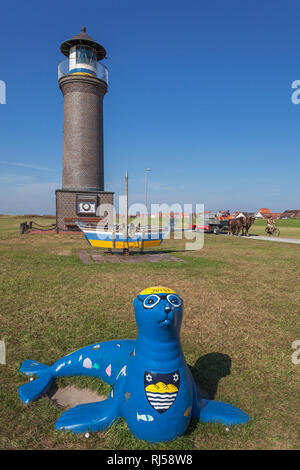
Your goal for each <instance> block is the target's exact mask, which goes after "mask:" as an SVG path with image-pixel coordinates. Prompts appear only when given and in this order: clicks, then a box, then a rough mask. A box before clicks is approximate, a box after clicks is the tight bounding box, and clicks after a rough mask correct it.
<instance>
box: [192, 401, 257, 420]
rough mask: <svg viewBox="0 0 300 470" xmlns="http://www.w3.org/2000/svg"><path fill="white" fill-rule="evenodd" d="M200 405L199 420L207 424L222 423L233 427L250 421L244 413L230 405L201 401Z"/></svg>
mask: <svg viewBox="0 0 300 470" xmlns="http://www.w3.org/2000/svg"><path fill="white" fill-rule="evenodd" d="M198 405H199V416H198V418H199V419H200V420H201V421H204V422H206V423H222V424H225V425H226V426H232V425H234V424H244V423H246V422H247V421H249V420H250V418H249V416H248V415H247V414H246V413H244V411H242V410H240V409H239V408H236V407H235V406H233V405H230V404H229V403H223V402H221V401H215V400H204V399H200V400H199V401H198Z"/></svg>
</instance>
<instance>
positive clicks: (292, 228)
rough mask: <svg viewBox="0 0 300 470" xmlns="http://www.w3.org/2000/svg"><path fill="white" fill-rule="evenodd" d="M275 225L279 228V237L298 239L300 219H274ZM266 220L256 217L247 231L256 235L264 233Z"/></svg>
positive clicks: (299, 236) (299, 235)
mask: <svg viewBox="0 0 300 470" xmlns="http://www.w3.org/2000/svg"><path fill="white" fill-rule="evenodd" d="M275 224H276V227H278V228H279V230H280V237H287V238H299V239H300V219H283V220H280V219H279V220H275ZM266 226H267V222H266V220H260V219H256V220H255V222H254V224H253V225H252V227H251V229H250V231H249V233H250V234H256V235H266V234H265V228H266Z"/></svg>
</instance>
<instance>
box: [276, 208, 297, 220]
mask: <svg viewBox="0 0 300 470" xmlns="http://www.w3.org/2000/svg"><path fill="white" fill-rule="evenodd" d="M292 217H296V218H300V210H299V209H294V210H286V211H284V212H283V213H282V214H281V216H280V218H281V219H290V218H292Z"/></svg>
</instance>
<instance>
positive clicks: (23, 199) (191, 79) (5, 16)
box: [0, 0, 300, 214]
mask: <svg viewBox="0 0 300 470" xmlns="http://www.w3.org/2000/svg"><path fill="white" fill-rule="evenodd" d="M83 25H84V26H86V27H87V33H88V34H89V35H91V36H92V37H93V38H94V39H95V40H97V41H98V42H99V43H100V44H102V45H103V46H104V47H105V48H106V50H107V55H108V58H107V59H105V61H104V63H105V65H106V66H107V67H108V69H109V92H108V94H107V95H106V96H105V98H104V151H105V189H106V190H112V191H115V192H116V196H118V195H119V194H122V193H123V192H124V191H123V188H124V174H125V171H126V170H128V172H129V178H130V179H129V189H130V194H131V202H133V201H136V202H144V200H145V197H144V192H145V189H144V187H145V169H146V168H147V167H150V168H151V173H150V175H149V200H150V202H156V203H157V202H167V203H172V202H179V203H197V202H198V203H204V204H205V208H206V209H211V210H215V209H219V208H221V209H227V208H228V209H232V210H233V209H244V210H256V209H258V208H259V207H269V208H270V209H271V210H272V211H280V210H284V209H294V208H295V209H299V208H300V199H299V170H300V163H299V161H300V160H299V155H300V104H299V105H294V104H292V101H291V94H292V91H293V90H292V89H291V83H292V82H293V81H294V80H297V79H300V3H299V1H298V0H281V1H278V0H251V1H250V0H244V1H241V0H227V1H225V0H152V1H151V2H146V1H141V0H109V1H107V0H106V1H103V0H97V1H86V2H82V1H80V2H79V1H77V0H73V1H70V0H64V1H57V0H52V1H51V2H49V1H45V2H41V1H40V0H39V1H28V2H23V1H22V2H21V1H10V2H5V3H2V5H1V29H0V40H1V41H0V44H1V46H0V48H1V55H0V60H1V63H0V80H3V81H5V83H6V87H7V98H6V99H7V103H6V104H5V105H0V213H15V214H16V213H19V214H20V213H33V212H36V213H54V212H55V197H54V190H55V189H56V188H61V172H62V130H63V127H62V125H63V98H62V94H61V92H60V90H59V87H58V83H57V64H58V62H60V61H61V60H63V59H64V56H62V54H61V53H60V51H59V46H60V44H61V43H62V42H63V41H64V40H65V39H68V38H69V37H71V36H74V35H75V34H78V33H79V32H80V28H81V26H83Z"/></svg>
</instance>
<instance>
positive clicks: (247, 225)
mask: <svg viewBox="0 0 300 470" xmlns="http://www.w3.org/2000/svg"><path fill="white" fill-rule="evenodd" d="M254 222H255V217H254V216H253V215H251V216H250V217H247V219H246V223H245V224H244V227H243V231H242V235H246V237H249V233H248V232H249V229H250V227H251V225H252V224H254Z"/></svg>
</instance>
